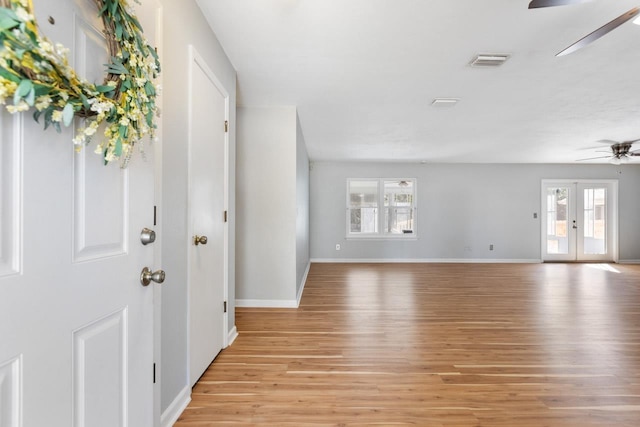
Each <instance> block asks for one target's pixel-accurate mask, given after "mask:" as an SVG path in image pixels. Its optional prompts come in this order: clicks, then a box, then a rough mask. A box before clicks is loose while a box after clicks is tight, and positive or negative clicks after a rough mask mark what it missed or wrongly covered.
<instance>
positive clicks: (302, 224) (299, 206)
mask: <svg viewBox="0 0 640 427" xmlns="http://www.w3.org/2000/svg"><path fill="white" fill-rule="evenodd" d="M309 245H310V242H309V155H308V154H307V146H306V144H305V141H304V135H303V134H302V128H301V127H300V120H298V117H297V115H296V295H298V293H299V292H300V289H301V288H302V286H303V285H304V283H303V282H304V280H305V273H306V272H307V267H308V266H309V258H310V247H309Z"/></svg>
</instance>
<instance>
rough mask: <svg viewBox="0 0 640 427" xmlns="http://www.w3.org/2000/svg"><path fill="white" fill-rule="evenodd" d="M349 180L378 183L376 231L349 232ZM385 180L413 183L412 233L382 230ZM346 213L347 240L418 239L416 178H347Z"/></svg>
mask: <svg viewBox="0 0 640 427" xmlns="http://www.w3.org/2000/svg"><path fill="white" fill-rule="evenodd" d="M351 181H372V182H377V183H378V207H377V216H378V219H377V220H378V224H379V227H378V231H377V232H374V233H352V232H351V212H350V210H351V200H350V197H351V193H350V191H351ZM385 181H411V182H412V183H413V207H412V209H413V233H407V234H393V233H387V232H384V231H383V229H384V227H383V224H384V213H385V209H384V208H385V206H384V183H385ZM345 200H346V213H345V232H346V238H347V239H349V240H356V239H364V240H417V239H418V180H417V179H416V178H406V177H405V178H347V189H346V197H345Z"/></svg>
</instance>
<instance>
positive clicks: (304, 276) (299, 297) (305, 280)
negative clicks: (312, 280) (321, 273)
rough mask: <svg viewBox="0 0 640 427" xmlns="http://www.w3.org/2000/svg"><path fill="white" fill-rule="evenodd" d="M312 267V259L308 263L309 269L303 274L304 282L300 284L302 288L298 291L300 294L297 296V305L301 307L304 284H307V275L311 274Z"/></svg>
mask: <svg viewBox="0 0 640 427" xmlns="http://www.w3.org/2000/svg"><path fill="white" fill-rule="evenodd" d="M310 269H311V261H309V263H308V264H307V269H306V270H305V272H304V275H303V276H302V283H301V284H300V290H299V291H298V295H297V296H296V301H297V305H296V307H300V300H301V299H302V292H304V285H306V284H307V276H309V270H310Z"/></svg>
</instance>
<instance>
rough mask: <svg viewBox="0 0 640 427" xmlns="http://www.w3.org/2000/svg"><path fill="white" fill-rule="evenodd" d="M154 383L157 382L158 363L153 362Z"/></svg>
mask: <svg viewBox="0 0 640 427" xmlns="http://www.w3.org/2000/svg"><path fill="white" fill-rule="evenodd" d="M153 383H154V384H155V383H156V364H155V363H154V364H153Z"/></svg>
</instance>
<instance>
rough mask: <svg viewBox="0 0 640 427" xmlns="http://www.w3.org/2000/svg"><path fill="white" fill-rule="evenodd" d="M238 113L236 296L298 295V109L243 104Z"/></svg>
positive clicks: (288, 298) (290, 297)
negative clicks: (296, 284) (296, 283)
mask: <svg viewBox="0 0 640 427" xmlns="http://www.w3.org/2000/svg"><path fill="white" fill-rule="evenodd" d="M237 113H238V138H237V148H238V153H237V176H236V179H237V183H238V184H237V203H238V218H237V220H238V234H237V242H236V247H237V254H236V256H237V258H236V271H237V280H236V299H238V300H245V301H252V300H253V301H255V300H262V301H282V302H287V301H288V302H289V303H291V302H292V301H295V298H296V294H295V292H296V286H295V279H296V183H297V179H296V109H295V107H264V108H262V107H238V109H237ZM250 305H251V304H250ZM265 305H273V304H271V303H268V302H266V303H265Z"/></svg>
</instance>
